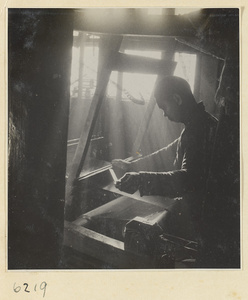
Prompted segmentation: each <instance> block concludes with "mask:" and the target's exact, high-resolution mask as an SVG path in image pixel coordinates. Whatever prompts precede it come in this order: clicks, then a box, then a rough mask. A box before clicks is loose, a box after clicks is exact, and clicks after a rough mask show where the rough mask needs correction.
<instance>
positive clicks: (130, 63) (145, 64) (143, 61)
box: [111, 53, 177, 75]
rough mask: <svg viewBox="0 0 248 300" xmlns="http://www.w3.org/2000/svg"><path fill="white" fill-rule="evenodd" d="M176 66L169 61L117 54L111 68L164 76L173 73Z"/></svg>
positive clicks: (173, 62)
mask: <svg viewBox="0 0 248 300" xmlns="http://www.w3.org/2000/svg"><path fill="white" fill-rule="evenodd" d="M176 64H177V63H176V62H175V61H171V60H169V61H167V60H161V59H155V58H150V57H142V56H138V55H130V54H125V53H119V54H118V56H117V57H116V60H115V61H113V62H112V64H111V68H112V70H114V71H116V70H117V71H119V72H129V73H141V74H157V75H166V74H168V73H171V72H172V71H174V69H175V66H176Z"/></svg>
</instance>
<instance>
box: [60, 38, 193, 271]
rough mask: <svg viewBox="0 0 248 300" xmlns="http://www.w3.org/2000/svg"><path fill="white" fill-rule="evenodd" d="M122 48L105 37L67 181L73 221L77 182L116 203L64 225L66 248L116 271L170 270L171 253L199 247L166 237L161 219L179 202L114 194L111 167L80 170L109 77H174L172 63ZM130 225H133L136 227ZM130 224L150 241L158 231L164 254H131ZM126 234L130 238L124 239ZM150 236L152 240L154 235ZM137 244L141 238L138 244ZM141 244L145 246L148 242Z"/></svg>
mask: <svg viewBox="0 0 248 300" xmlns="http://www.w3.org/2000/svg"><path fill="white" fill-rule="evenodd" d="M121 42H122V36H119V35H116V36H111V35H106V36H104V37H103V38H102V44H101V46H102V49H103V50H102V58H103V59H102V61H101V62H100V65H99V71H98V80H97V87H96V91H95V94H94V97H93V100H92V103H91V107H90V110H89V114H88V117H87V120H86V122H85V126H84V128H83V131H82V134H81V136H80V139H79V143H78V146H77V149H76V152H75V155H74V158H73V163H72V166H71V169H70V172H69V176H68V180H67V185H66V195H67V196H66V209H67V211H69V213H68V215H70V208H71V207H75V206H76V205H77V203H74V202H75V201H74V199H73V195H72V188H73V184H74V182H75V180H76V181H84V180H86V179H89V180H90V181H91V183H92V186H99V187H100V188H101V189H102V190H103V191H105V192H108V193H111V194H112V195H114V199H113V200H112V201H109V202H108V203H106V204H104V205H101V206H99V207H97V208H95V209H93V210H92V211H89V212H87V213H84V214H83V215H81V216H80V217H78V218H76V220H74V219H72V220H70V222H69V221H65V234H64V245H65V246H67V247H69V248H72V249H74V250H76V251H77V252H79V253H82V254H83V255H87V256H90V257H93V258H95V259H97V260H99V261H103V262H105V263H107V264H108V265H110V266H111V267H115V268H154V267H157V268H159V267H171V266H172V265H171V262H172V261H173V259H174V257H173V258H172V257H171V256H170V255H169V257H168V255H167V254H168V252H170V253H171V252H172V249H173V251H174V252H175V251H176V248H178V246H179V248H180V247H182V248H184V249H187V248H188V250H189V251H190V252H194V251H195V245H194V244H192V243H191V244H190V241H188V240H184V239H182V238H177V237H175V236H174V237H173V238H172V237H171V236H170V237H168V236H166V235H165V230H166V228H164V227H166V226H167V225H166V224H163V219H164V216H165V215H166V213H167V212H168V211H170V208H171V207H173V206H174V204H175V200H174V199H170V198H168V199H164V198H162V197H140V196H139V195H138V193H137V192H136V193H135V194H133V195H130V194H126V193H123V192H120V191H119V190H117V189H116V188H115V186H114V184H113V180H112V179H111V176H110V173H109V169H110V168H111V167H112V166H111V164H110V163H106V162H99V167H98V168H95V169H94V170H92V171H91V172H87V173H82V167H83V165H84V163H85V160H86V154H87V151H88V149H89V145H90V140H91V136H92V133H93V129H94V126H95V123H96V120H97V117H98V114H99V111H100V108H101V104H102V101H103V98H104V94H105V90H106V87H107V84H108V81H109V77H110V74H111V71H112V70H118V71H127V72H133V71H135V70H136V71H137V72H139V73H150V74H158V75H170V74H173V71H174V69H175V65H176V63H175V62H173V61H172V60H166V61H165V60H157V59H151V58H142V57H138V56H132V55H127V54H123V53H120V52H119V48H120V45H121ZM109 45H111V47H110V46H109ZM173 53H174V52H173V51H172V52H171V54H170V53H168V54H167V59H168V58H169V59H172V57H173ZM154 107H155V100H154V98H153V97H151V100H150V102H149V103H148V106H147V110H146V112H145V115H144V118H143V121H142V122H141V125H140V127H139V130H138V134H137V137H136V140H135V142H134V145H133V149H132V154H133V157H131V158H130V159H134V158H135V155H136V156H137V154H136V153H137V151H138V150H139V148H140V145H141V143H142V140H143V137H144V135H145V133H146V130H147V128H148V125H149V121H150V118H151V115H152V112H153V110H154ZM99 174H100V175H103V177H105V179H106V178H109V179H107V180H106V181H105V182H101V183H99V181H98V176H99ZM68 219H70V217H69V218H68ZM132 220H134V221H133V222H132ZM130 222H131V223H130ZM127 223H128V224H131V225H130V232H133V231H135V230H136V229H135V226H138V228H139V227H140V226H141V225H142V227H143V228H144V230H145V235H146V236H149V234H150V233H149V232H150V231H149V230H150V229H149V228H155V230H154V229H153V231H154V232H155V233H156V234H155V235H156V237H155V240H154V244H159V245H160V248H161V249H160V248H159V249H157V248H156V251H155V250H154V249H152V250H151V251H143V250H142V251H140V249H136V250H137V251H136V250H135V249H131V248H132V247H133V244H132V245H131V246H130V247H131V248H130V247H129V246H127V245H128V242H127V240H125V236H128V232H127V230H128V226H126V224H127ZM133 226H134V227H133ZM160 229H161V231H160ZM125 230H126V233H124V231H125ZM142 230H143V229H142ZM147 230H148V231H147ZM152 234H153V235H154V233H152ZM132 238H133V237H132ZM132 238H131V239H132ZM139 238H140V237H137V239H139ZM152 238H154V237H152ZM145 239H146V237H145ZM129 242H130V241H129ZM143 242H144V244H146V242H147V241H143ZM137 243H138V240H136V241H135V243H134V244H135V246H134V248H135V247H136V246H137ZM189 244H190V246H189V247H188V246H187V245H189ZM192 245H193V246H192ZM168 249H169V250H168ZM130 250H131V251H130ZM154 251H155V252H156V253H155V252H154ZM173 255H174V254H173Z"/></svg>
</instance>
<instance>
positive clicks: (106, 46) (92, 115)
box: [66, 35, 122, 209]
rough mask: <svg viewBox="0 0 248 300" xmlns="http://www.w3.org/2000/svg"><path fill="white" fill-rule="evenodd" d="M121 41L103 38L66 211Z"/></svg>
mask: <svg viewBox="0 0 248 300" xmlns="http://www.w3.org/2000/svg"><path fill="white" fill-rule="evenodd" d="M121 41H122V36H113V35H108V36H104V37H103V38H102V47H103V49H102V51H103V52H102V55H103V59H102V61H100V62H99V68H98V79H97V86H96V90H95V94H94V96H93V99H92V102H91V106H90V109H89V114H88V116H87V119H86V122H85V126H84V128H83V130H82V134H81V136H80V139H79V143H78V146H77V149H76V153H75V155H74V158H73V162H72V166H71V170H69V176H68V179H67V183H66V209H68V207H70V206H71V205H72V204H73V198H72V195H71V191H72V187H73V183H74V180H75V179H76V178H77V177H78V176H79V175H80V172H81V169H82V167H83V164H84V161H85V158H86V154H87V151H88V148H89V144H90V139H91V136H92V133H93V130H94V127H95V124H96V120H97V116H98V113H99V111H100V108H101V104H102V100H103V98H104V95H105V91H106V87H107V84H108V81H109V77H110V74H111V62H112V61H113V60H114V59H115V56H116V55H117V54H118V50H119V48H120V45H121Z"/></svg>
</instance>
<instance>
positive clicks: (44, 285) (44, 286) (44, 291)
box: [13, 281, 47, 298]
mask: <svg viewBox="0 0 248 300" xmlns="http://www.w3.org/2000/svg"><path fill="white" fill-rule="evenodd" d="M23 285H24V286H25V288H24V292H26V293H30V290H29V288H28V283H23ZM46 287H47V283H46V282H45V281H43V282H42V283H41V284H40V290H41V291H43V298H44V297H45V295H46ZM36 288H37V284H36V285H35V287H34V291H35V292H36ZM13 289H14V292H15V293H19V292H20V291H21V289H22V288H21V286H19V285H18V286H16V282H15V283H14V286H13Z"/></svg>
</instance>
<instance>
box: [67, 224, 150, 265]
mask: <svg viewBox="0 0 248 300" xmlns="http://www.w3.org/2000/svg"><path fill="white" fill-rule="evenodd" d="M64 245H65V246H67V247H70V248H73V249H74V250H77V251H78V252H80V253H82V254H86V255H89V256H90V257H94V258H95V259H98V260H100V261H103V262H106V263H108V264H110V265H112V266H113V267H118V268H120V269H121V268H124V269H127V268H129V269H132V268H146V269H148V268H152V267H153V264H152V260H151V258H149V257H148V256H143V255H142V256H141V255H138V254H135V253H131V252H127V251H125V250H124V243H123V242H121V241H117V240H114V239H112V238H109V237H106V236H104V235H102V234H99V233H97V232H94V231H92V230H89V229H87V228H84V227H82V226H78V225H75V224H73V223H70V222H65V231H64Z"/></svg>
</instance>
